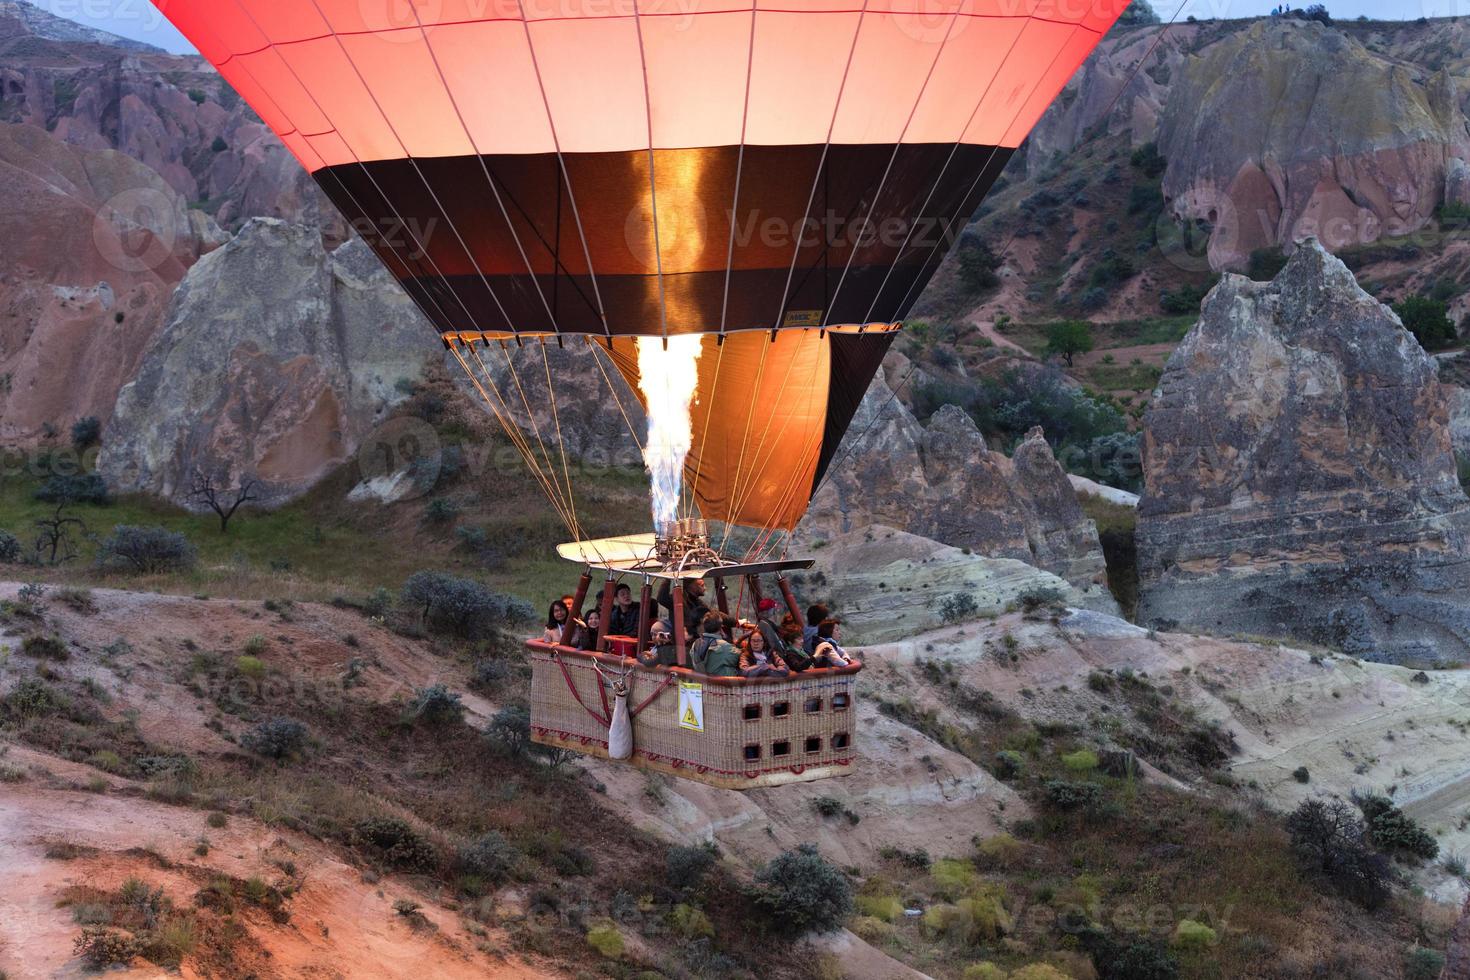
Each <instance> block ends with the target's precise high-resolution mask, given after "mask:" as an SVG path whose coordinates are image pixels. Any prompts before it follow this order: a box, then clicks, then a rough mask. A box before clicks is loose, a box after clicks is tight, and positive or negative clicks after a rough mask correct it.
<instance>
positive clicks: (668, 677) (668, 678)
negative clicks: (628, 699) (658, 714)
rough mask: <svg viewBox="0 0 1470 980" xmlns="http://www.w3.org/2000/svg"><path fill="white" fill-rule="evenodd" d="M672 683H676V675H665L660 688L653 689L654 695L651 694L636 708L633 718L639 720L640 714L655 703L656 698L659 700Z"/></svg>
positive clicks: (660, 682)
mask: <svg viewBox="0 0 1470 980" xmlns="http://www.w3.org/2000/svg"><path fill="white" fill-rule="evenodd" d="M672 683H674V675H673V674H665V675H664V679H663V680H661V681H659V684H658V687H655V688H654V689H653V693H652V694H650V695H649V696H648V697H646V698H644V699H643V700H642V701H641V702H639V704H638V707H636V708H634V709H633V715H632V717H634V718H637V717H638V714H639V713H640V712H641V711H642V710H643V709H644V708H646V707H648V706H649V705H650V704H652V703H653V702H654V699H655V698H657V697H658V696H659V695H660V694H662V693H664V688H666V687H668V686H669V685H670V684H672Z"/></svg>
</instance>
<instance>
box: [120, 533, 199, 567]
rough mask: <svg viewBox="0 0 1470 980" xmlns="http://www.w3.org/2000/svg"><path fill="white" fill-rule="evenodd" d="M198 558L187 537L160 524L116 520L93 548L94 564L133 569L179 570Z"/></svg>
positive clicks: (190, 565)
mask: <svg viewBox="0 0 1470 980" xmlns="http://www.w3.org/2000/svg"><path fill="white" fill-rule="evenodd" d="M198 559H199V554H198V552H197V551H196V550H195V549H194V546H193V545H192V544H190V543H189V539H188V538H186V537H184V535H182V534H179V533H178V532H176V531H170V530H168V529H167V528H162V527H136V526H133V525H128V524H119V525H118V526H117V527H115V528H113V529H112V536H111V537H109V538H107V539H106V540H105V541H103V542H102V544H101V545H99V546H98V548H97V564H98V565H100V566H102V567H103V568H122V569H126V570H128V571H134V572H144V573H155V572H176V571H183V570H185V569H188V568H192V567H193V566H194V563H195V562H196V561H198Z"/></svg>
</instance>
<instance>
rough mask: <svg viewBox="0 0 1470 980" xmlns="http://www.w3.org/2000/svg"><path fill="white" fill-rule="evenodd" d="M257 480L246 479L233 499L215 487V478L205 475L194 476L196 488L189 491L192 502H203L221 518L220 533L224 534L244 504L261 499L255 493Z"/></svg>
mask: <svg viewBox="0 0 1470 980" xmlns="http://www.w3.org/2000/svg"><path fill="white" fill-rule="evenodd" d="M255 486H256V483H255V480H254V479H246V481H245V482H244V483H243V484H241V486H240V488H239V489H238V490H236V491H234V496H233V498H232V499H230V498H228V497H227V492H226V491H225V490H223V489H222V488H220V487H218V486H216V485H215V482H214V477H213V476H206V475H205V474H203V473H198V472H196V473H195V474H194V487H193V489H192V490H190V491H189V499H190V500H201V501H203V502H204V503H205V505H206V506H208V507H209V509H210V510H212V511H214V512H215V514H217V515H218V516H219V533H220V534H224V533H225V532H226V531H228V530H229V528H230V518H232V517H234V516H235V511H237V510H239V509H240V506H241V505H242V504H246V503H249V502H250V501H252V500H258V499H259V498H258V497H257V496H256V495H255V493H254V492H253V491H254V490H255Z"/></svg>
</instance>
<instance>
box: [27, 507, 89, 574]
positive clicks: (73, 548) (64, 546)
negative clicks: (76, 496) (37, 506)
mask: <svg viewBox="0 0 1470 980" xmlns="http://www.w3.org/2000/svg"><path fill="white" fill-rule="evenodd" d="M65 509H66V501H62V502H61V503H59V504H57V505H56V513H55V514H53V515H52V516H50V517H41V518H37V520H36V528H37V530H38V531H39V532H40V533H39V534H37V535H36V560H37V561H39V562H41V564H43V565H60V564H61V563H62V562H68V561H71V560H72V559H73V558H75V557H76V556H77V545H76V541H74V540H73V539H72V529H73V528H75V529H76V530H77V532H78V533H81V534H85V533H86V532H87V525H86V524H85V523H84V522H83V521H82V519H81V518H80V517H72V516H71V515H70V514H63V513H62V511H64V510H65Z"/></svg>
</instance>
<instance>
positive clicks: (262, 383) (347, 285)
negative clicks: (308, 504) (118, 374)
mask: <svg viewBox="0 0 1470 980" xmlns="http://www.w3.org/2000/svg"><path fill="white" fill-rule="evenodd" d="M442 353H443V348H442V346H441V345H440V343H439V340H438V337H437V335H436V334H435V332H434V330H433V328H432V327H431V326H430V325H429V324H428V322H427V321H426V320H424V319H423V317H422V316H421V315H420V314H419V313H418V311H417V309H416V308H415V307H414V306H413V304H412V302H411V301H410V300H409V299H408V297H407V296H406V295H405V294H404V293H403V291H402V290H401V289H400V288H399V287H398V286H397V284H396V283H395V282H394V281H393V279H392V277H391V276H389V275H388V273H387V272H386V271H385V270H384V269H383V268H382V266H381V264H380V263H379V262H378V260H377V258H376V257H375V256H373V254H372V253H371V252H370V251H369V250H368V248H367V246H366V245H364V244H363V243H362V242H361V241H360V240H356V239H354V240H353V241H351V242H349V243H348V244H346V245H343V246H342V247H340V248H339V249H337V250H336V251H335V252H332V253H328V252H327V251H326V250H325V249H324V248H323V247H322V244H321V237H320V235H319V234H318V232H317V231H316V230H315V229H313V228H308V227H304V226H301V225H291V224H287V223H285V222H282V221H277V220H274V219H270V218H258V219H255V220H254V221H252V222H250V223H249V224H248V225H246V226H245V228H244V229H243V230H242V231H241V232H240V234H239V235H238V236H237V237H236V238H235V239H234V240H233V241H231V242H230V243H229V244H228V245H226V246H225V247H224V248H221V249H219V250H218V251H216V252H214V253H212V254H210V255H208V256H206V257H205V258H204V259H202V260H200V261H199V263H198V264H196V265H195V266H194V267H193V268H192V269H191V270H190V271H189V274H188V275H187V276H186V277H185V278H184V281H183V282H182V283H181V284H180V286H179V289H178V292H177V293H176V294H175V296H174V299H173V303H172V305H171V306H170V308H169V312H168V317H167V320H166V323H165V325H164V327H163V330H162V331H161V333H160V334H159V336H158V338H157V339H156V340H155V341H154V343H153V344H152V345H151V346H150V347H149V348H148V350H147V351H146V352H145V354H144V356H143V360H142V365H141V367H140V369H139V370H138V373H137V377H136V379H135V380H134V381H132V382H131V383H130V384H128V385H127V386H126V387H125V388H124V389H123V390H122V392H121V394H120V395H119V396H118V400H117V410H116V413H115V415H114V417H113V420H112V423H111V425H110V426H108V428H107V430H106V439H105V450H104V452H103V455H102V458H101V460H100V464H99V465H100V468H101V469H102V471H103V473H104V474H105V475H106V476H107V478H108V479H109V480H110V481H111V482H112V483H113V485H114V486H116V487H117V488H118V489H121V490H141V491H147V492H150V493H154V494H158V495H160V496H163V497H167V498H171V499H173V500H176V501H179V502H187V500H186V497H187V494H188V491H189V489H190V484H191V482H192V479H193V477H194V474H195V473H197V472H203V473H206V474H217V475H218V476H219V478H220V479H221V480H223V481H225V482H227V483H228V482H233V481H236V480H238V479H239V478H240V477H242V476H244V475H246V474H249V475H251V476H254V477H256V478H258V479H259V480H260V481H261V492H262V493H261V496H262V503H265V504H271V503H279V502H281V501H283V500H285V499H288V498H289V497H291V496H293V495H295V494H297V493H300V492H301V491H303V490H305V489H307V488H308V487H310V486H311V485H312V484H313V483H314V482H315V481H316V480H317V479H319V478H320V477H321V476H322V475H324V474H325V473H326V472H327V471H328V470H329V469H330V468H331V467H332V466H334V465H336V464H338V463H341V462H343V461H345V460H347V459H349V458H350V457H351V456H352V454H353V453H354V452H355V451H356V450H357V447H358V444H359V441H360V440H361V439H362V438H363V436H365V435H366V434H367V433H368V432H369V431H370V430H371V429H372V428H373V426H374V425H375V424H376V423H377V422H379V421H381V420H382V419H383V417H384V413H385V412H386V410H387V409H388V408H389V407H391V406H392V405H393V404H394V403H395V402H396V401H398V400H400V399H402V398H403V397H404V395H403V388H404V387H405V386H403V385H401V384H399V382H400V381H402V380H404V379H413V378H415V377H417V376H418V374H419V373H420V371H421V370H422V368H423V367H424V366H425V365H426V364H429V363H437V362H438V360H439V359H440V357H441V356H442Z"/></svg>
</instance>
